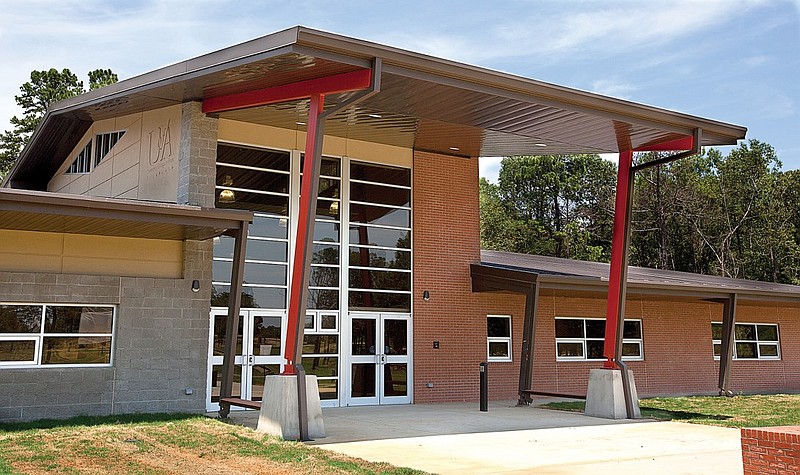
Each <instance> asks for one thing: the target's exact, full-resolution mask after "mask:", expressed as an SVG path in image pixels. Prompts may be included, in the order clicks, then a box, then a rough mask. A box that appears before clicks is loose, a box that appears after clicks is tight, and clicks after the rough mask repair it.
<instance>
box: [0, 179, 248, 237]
mask: <svg viewBox="0 0 800 475" xmlns="http://www.w3.org/2000/svg"><path fill="white" fill-rule="evenodd" d="M252 220H253V213H252V212H250V211H241V210H230V209H214V208H201V207H198V206H186V205H176V204H166V203H153V202H144V201H130V200H120V199H114V198H93V197H86V196H78V195H66V194H59V193H42V192H37V191H28V190H12V189H7V188H0V229H6V230H16V231H42V232H55V233H70V234H91V235H96V236H116V237H131V238H145V239H167V240H178V241H182V240H185V239H193V240H205V239H210V238H213V237H215V236H219V235H222V234H225V233H229V232H231V231H238V230H240V229H241V228H242V223H250V222H252Z"/></svg>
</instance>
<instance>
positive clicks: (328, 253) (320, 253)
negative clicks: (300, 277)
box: [311, 244, 339, 264]
mask: <svg viewBox="0 0 800 475" xmlns="http://www.w3.org/2000/svg"><path fill="white" fill-rule="evenodd" d="M313 252H314V253H313V254H312V255H311V262H312V263H313V264H338V263H339V246H338V245H329V244H314V247H313Z"/></svg>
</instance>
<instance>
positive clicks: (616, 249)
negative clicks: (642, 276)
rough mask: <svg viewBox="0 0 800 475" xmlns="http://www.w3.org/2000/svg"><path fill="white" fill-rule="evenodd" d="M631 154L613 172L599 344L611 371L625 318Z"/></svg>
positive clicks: (625, 153) (622, 156) (621, 157)
mask: <svg viewBox="0 0 800 475" xmlns="http://www.w3.org/2000/svg"><path fill="white" fill-rule="evenodd" d="M632 165H633V152H632V151H630V150H628V151H622V152H620V153H619V168H618V170H617V195H616V201H615V203H614V234H613V238H612V241H611V269H610V271H609V275H608V303H607V306H606V335H605V343H604V345H603V356H605V357H606V362H605V363H604V365H603V366H604V367H606V368H614V367H615V364H614V359H615V358H616V357H617V356H618V355H621V352H619V350H620V348H617V346H618V338H617V337H618V335H617V333H618V331H619V332H621V330H620V329H621V328H622V325H621V323H622V322H623V319H624V316H625V293H626V290H627V274H628V272H627V271H628V236H629V228H630V208H631V197H632V195H633V186H632V185H633V174H632V170H631V167H632Z"/></svg>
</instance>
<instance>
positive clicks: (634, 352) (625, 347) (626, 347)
mask: <svg viewBox="0 0 800 475" xmlns="http://www.w3.org/2000/svg"><path fill="white" fill-rule="evenodd" d="M622 356H630V357H635V358H638V357H640V356H642V347H641V345H639V343H623V344H622Z"/></svg>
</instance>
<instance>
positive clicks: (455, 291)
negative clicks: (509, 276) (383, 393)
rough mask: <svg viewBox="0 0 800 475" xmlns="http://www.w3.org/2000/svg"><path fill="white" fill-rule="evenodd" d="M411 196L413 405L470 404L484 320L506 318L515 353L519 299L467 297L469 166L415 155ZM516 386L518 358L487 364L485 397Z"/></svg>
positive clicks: (473, 242) (471, 258) (474, 247)
mask: <svg viewBox="0 0 800 475" xmlns="http://www.w3.org/2000/svg"><path fill="white" fill-rule="evenodd" d="M413 193H414V199H413V203H414V224H413V230H414V286H413V288H414V323H413V326H414V401H415V402H417V403H421V402H442V401H476V400H477V399H478V396H479V394H478V393H479V388H478V378H479V366H478V365H479V363H480V362H482V361H486V357H487V347H486V315H487V314H490V313H491V314H506V315H511V317H512V337H513V338H514V342H513V343H512V351H514V352H517V351H518V349H519V345H520V336H521V334H522V323H523V317H524V304H525V298H524V297H523V296H521V295H512V294H507V295H500V294H476V293H473V292H472V290H471V281H470V275H469V264H470V263H473V262H478V261H479V260H480V241H479V238H480V233H479V227H480V220H479V208H478V207H479V204H478V161H477V160H476V159H471V160H468V159H463V158H457V157H449V156H444V155H436V154H432V153H424V152H415V153H414V183H413ZM424 290H428V291H429V292H430V300H429V301H427V302H426V301H424V300H422V292H423V291H424ZM434 341H439V342H440V347H439V349H434V348H433V342H434ZM518 378H519V358H518V357H516V356H515V357H514V361H513V362H511V363H492V364H491V365H490V367H489V381H490V384H489V387H490V397H491V398H493V399H511V398H515V397H516V394H517V381H518ZM510 381H513V384H512V385H509V384H508V382H510ZM427 383H433V387H432V388H428V387H427Z"/></svg>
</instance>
